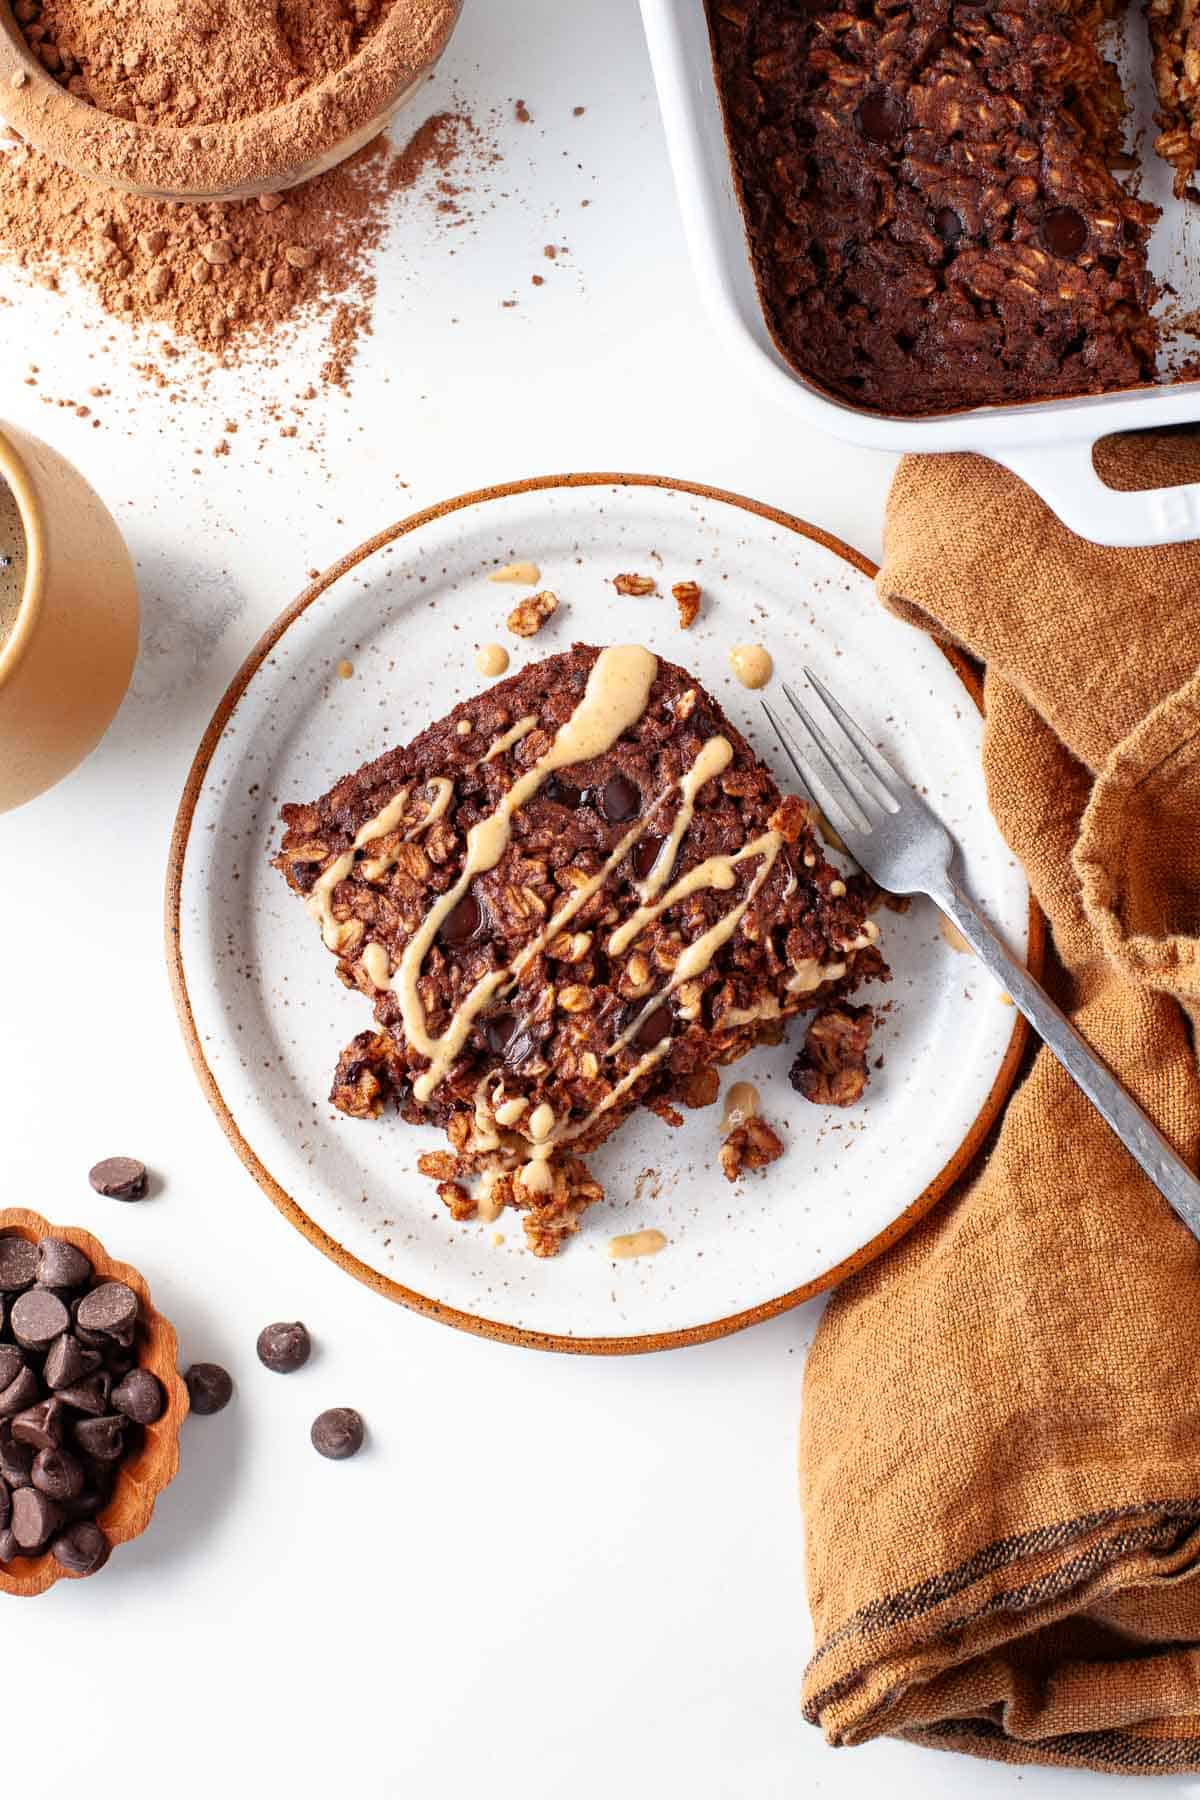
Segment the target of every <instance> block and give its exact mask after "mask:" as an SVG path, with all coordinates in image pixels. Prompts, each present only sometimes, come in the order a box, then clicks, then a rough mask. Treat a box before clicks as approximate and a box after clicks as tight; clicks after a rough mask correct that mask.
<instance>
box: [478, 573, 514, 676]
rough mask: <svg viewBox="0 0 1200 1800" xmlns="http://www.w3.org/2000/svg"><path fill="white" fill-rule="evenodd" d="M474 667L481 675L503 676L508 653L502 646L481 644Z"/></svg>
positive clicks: (506, 665)
mask: <svg viewBox="0 0 1200 1800" xmlns="http://www.w3.org/2000/svg"><path fill="white" fill-rule="evenodd" d="M494 579H495V577H493V580H494ZM475 667H476V668H477V669H478V670H479V673H480V674H481V675H503V673H504V671H505V669H507V667H508V651H507V650H506V649H505V648H504V645H503V644H481V645H480V647H479V649H478V650H477V651H476V652H475Z"/></svg>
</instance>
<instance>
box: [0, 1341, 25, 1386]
mask: <svg viewBox="0 0 1200 1800" xmlns="http://www.w3.org/2000/svg"><path fill="white" fill-rule="evenodd" d="M24 1367H25V1358H24V1357H23V1356H22V1355H21V1352H20V1351H19V1350H18V1349H17V1347H16V1345H15V1344H0V1393H3V1391H4V1389H5V1388H6V1387H8V1386H9V1384H10V1383H11V1382H14V1381H15V1380H16V1379H17V1376H18V1375H19V1374H20V1373H21V1370H22V1369H23V1368H24Z"/></svg>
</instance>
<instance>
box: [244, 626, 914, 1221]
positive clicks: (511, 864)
mask: <svg viewBox="0 0 1200 1800" xmlns="http://www.w3.org/2000/svg"><path fill="white" fill-rule="evenodd" d="M283 820H284V825H285V834H284V838H283V842H282V846H281V848H280V851H279V853H278V855H277V856H276V858H275V862H276V865H277V867H278V868H279V869H280V870H281V871H282V873H283V874H284V876H285V877H286V879H287V881H288V883H289V885H290V886H291V887H292V888H293V889H294V890H295V892H296V893H297V894H298V895H300V896H302V897H303V899H304V902H305V904H306V907H307V910H308V912H309V913H310V915H311V916H312V919H313V921H314V924H315V925H316V926H317V927H319V929H320V932H321V935H322V938H323V940H324V943H325V945H326V947H327V948H328V949H329V950H330V951H331V952H332V953H333V955H334V956H336V958H337V970H338V974H339V976H340V978H341V980H342V981H343V982H344V983H345V984H346V985H347V986H348V987H351V988H355V989H357V990H358V991H359V992H361V993H362V994H363V996H364V997H365V998H366V999H367V1000H368V1001H369V1002H370V1004H371V1006H372V1008H373V1011H374V1017H375V1028H374V1029H373V1030H368V1031H363V1032H362V1033H360V1034H359V1035H358V1036H357V1037H356V1038H355V1039H354V1040H353V1042H352V1043H351V1044H350V1045H348V1046H347V1048H346V1049H345V1050H344V1051H343V1052H342V1055H341V1057H340V1059H339V1060H338V1063H337V1068H336V1072H335V1076H334V1085H333V1093H332V1099H333V1102H334V1104H335V1105H336V1106H337V1107H339V1108H340V1109H341V1110H342V1111H343V1112H345V1113H348V1114H350V1115H352V1116H354V1117H357V1118H364V1119H371V1118H376V1117H378V1116H379V1115H380V1114H381V1113H382V1112H383V1110H384V1108H385V1106H387V1105H388V1104H389V1103H394V1104H395V1105H396V1106H398V1108H399V1110H400V1113H401V1114H402V1116H403V1117H404V1118H405V1119H406V1120H408V1121H409V1122H411V1123H424V1124H432V1125H436V1126H440V1127H441V1128H443V1129H444V1130H445V1132H446V1135H447V1137H448V1139H449V1143H450V1148H449V1150H445V1151H434V1152H430V1153H427V1154H426V1155H424V1156H422V1157H421V1158H420V1163H419V1166H420V1167H421V1169H422V1172H423V1173H425V1174H427V1175H429V1176H431V1177H432V1178H434V1179H435V1180H437V1181H438V1183H439V1191H440V1193H441V1196H442V1198H443V1200H444V1201H445V1202H446V1204H447V1205H448V1206H449V1208H450V1210H451V1212H452V1213H453V1215H454V1216H455V1217H456V1218H471V1217H483V1218H494V1217H496V1216H497V1214H498V1213H499V1211H500V1210H501V1209H502V1208H503V1207H505V1206H512V1207H515V1208H517V1209H518V1210H519V1211H520V1212H521V1213H522V1215H523V1222H524V1227H525V1233H526V1236H527V1239H528V1242H529V1244H530V1247H531V1248H532V1249H533V1250H534V1251H535V1252H536V1253H537V1254H538V1255H542V1256H549V1255H553V1254H554V1253H555V1252H556V1251H557V1250H558V1249H559V1248H560V1247H561V1245H562V1242H563V1240H564V1238H565V1237H567V1236H568V1235H569V1234H570V1233H571V1232H573V1231H575V1230H576V1229H577V1228H578V1224H579V1219H580V1215H581V1214H582V1212H583V1211H584V1209H585V1208H586V1207H587V1206H588V1205H589V1204H590V1203H592V1202H593V1201H596V1200H599V1199H600V1198H602V1190H601V1188H600V1186H599V1184H598V1183H597V1182H596V1181H595V1180H594V1179H593V1178H592V1176H591V1174H590V1173H589V1171H588V1169H587V1167H586V1165H585V1163H584V1162H583V1160H582V1158H583V1157H584V1156H585V1155H586V1153H587V1152H588V1151H590V1150H594V1149H595V1148H596V1147H597V1145H599V1144H600V1143H601V1142H602V1141H603V1140H604V1139H605V1138H606V1137H608V1136H609V1135H610V1134H611V1133H612V1132H613V1131H615V1130H616V1129H617V1128H618V1127H619V1126H620V1124H621V1123H622V1121H623V1120H624V1119H626V1118H627V1117H628V1116H629V1114H630V1113H631V1112H632V1111H633V1110H634V1109H635V1108H637V1107H639V1106H644V1107H649V1108H650V1109H651V1110H653V1111H654V1112H656V1113H658V1114H659V1115H660V1116H661V1117H662V1118H664V1119H665V1120H667V1121H668V1122H669V1123H672V1124H679V1123H681V1122H682V1114H681V1113H680V1111H679V1108H680V1107H684V1108H687V1107H694V1106H703V1105H707V1104H709V1103H711V1102H712V1101H713V1100H714V1099H715V1098H716V1094H717V1073H716V1071H717V1068H718V1066H719V1065H720V1064H723V1063H729V1062H733V1061H734V1060H735V1059H737V1058H738V1057H740V1056H743V1055H744V1054H745V1053H746V1052H747V1051H748V1050H750V1049H751V1048H752V1047H753V1046H754V1045H756V1044H758V1043H761V1042H763V1041H778V1040H779V1038H780V1037H781V1036H782V1034H783V1030H784V1026H785V1024H786V1021H787V1020H788V1019H790V1018H792V1017H794V1016H795V1015H797V1014H800V1013H810V1012H813V1011H815V1010H818V1009H820V1008H822V1007H824V1006H826V1005H827V1004H828V1003H830V1002H833V1001H835V1000H839V999H842V998H844V997H845V996H847V995H849V994H850V993H851V992H852V991H853V990H854V989H855V988H857V987H858V986H859V984H860V983H862V982H863V981H865V980H869V979H878V978H879V977H881V976H886V973H887V970H886V966H885V964H884V962H883V958H882V956H881V954H880V950H879V948H878V938H879V930H878V927H877V925H876V924H875V923H874V921H873V920H872V919H870V918H869V917H868V916H867V914H868V908H869V906H870V905H871V904H873V902H874V900H875V898H876V895H875V891H874V890H873V889H872V887H871V884H870V883H868V882H867V881H866V880H865V879H864V878H861V877H857V878H856V877H853V876H851V877H848V878H843V877H842V875H841V874H840V872H839V871H838V869H836V868H835V867H834V866H833V864H832V863H830V862H829V861H828V860H827V859H826V857H825V855H824V853H823V850H822V845H821V839H820V837H819V835H818V833H817V831H816V818H815V815H814V814H813V812H812V809H811V808H810V806H809V805H808V804H807V803H806V802H805V801H803V800H801V799H799V798H798V797H796V796H795V795H789V796H784V795H781V793H780V791H779V789H778V788H777V786H776V784H775V781H774V778H773V777H772V775H771V773H770V771H769V770H768V769H767V768H766V766H765V765H764V764H763V763H762V762H760V761H759V759H758V758H757V756H756V755H755V754H754V752H753V750H752V749H751V747H750V745H749V744H748V743H747V742H746V740H745V739H744V738H743V737H742V735H741V734H740V733H739V732H738V731H737V730H735V728H734V727H733V726H732V725H731V724H730V722H729V720H728V719H727V718H726V717H725V715H724V713H723V712H722V710H721V708H720V707H719V706H718V705H717V703H716V701H715V700H714V699H713V698H712V696H711V695H709V694H707V693H706V692H705V691H704V689H703V688H702V687H701V686H700V685H699V683H698V682H697V681H695V680H694V679H693V678H692V677H691V676H690V675H689V674H688V673H687V672H686V671H685V670H684V669H681V668H679V667H677V666H676V665H675V664H673V663H669V662H666V661H664V660H662V659H660V658H658V657H656V656H654V655H653V654H652V653H651V652H650V651H648V650H646V649H643V648H642V647H640V646H638V645H619V646H613V647H609V648H605V649H598V648H596V647H593V646H590V645H586V644H576V645H575V646H574V647H573V648H572V649H570V650H569V651H565V652H563V653H561V654H559V655H555V656H549V657H547V658H545V659H544V660H543V661H541V662H537V663H534V664H532V665H530V666H529V667H527V668H525V669H523V670H521V672H520V673H519V674H516V675H514V676H511V677H510V678H509V679H508V680H506V681H502V682H499V683H497V684H496V685H495V686H493V687H490V688H489V689H488V690H487V691H486V692H484V693H481V694H479V695H477V696H475V697H474V698H472V699H470V700H467V701H464V702H463V703H462V704H461V705H459V706H456V707H455V708H454V710H453V711H452V712H451V713H450V714H448V715H447V717H446V718H444V719H441V720H439V721H438V722H437V723H436V724H434V725H431V726H429V727H428V729H427V730H425V731H423V732H422V733H421V734H420V735H419V736H418V737H417V738H415V739H414V740H413V742H412V743H411V744H408V745H406V746H404V747H403V748H398V749H394V750H390V751H388V752H387V753H386V754H384V755H383V756H380V757H378V758H376V759H375V760H374V761H373V762H370V763H368V764H366V765H365V766H364V767H363V768H361V769H359V770H358V772H357V773H356V774H352V775H347V776H345V777H344V778H343V779H342V780H340V781H339V782H337V784H336V785H335V786H334V787H332V788H331V789H330V790H329V792H328V793H327V794H325V795H323V796H322V797H321V798H320V799H318V800H314V801H311V802H308V803H306V804H302V805H288V806H285V807H284V808H283Z"/></svg>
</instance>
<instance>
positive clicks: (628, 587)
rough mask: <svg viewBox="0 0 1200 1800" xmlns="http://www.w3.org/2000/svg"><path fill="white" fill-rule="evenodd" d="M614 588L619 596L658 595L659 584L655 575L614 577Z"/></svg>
mask: <svg viewBox="0 0 1200 1800" xmlns="http://www.w3.org/2000/svg"><path fill="white" fill-rule="evenodd" d="M613 586H614V587H615V588H616V590H617V592H618V594H656V593H657V592H658V583H657V582H656V581H655V579H654V577H653V575H614V576H613Z"/></svg>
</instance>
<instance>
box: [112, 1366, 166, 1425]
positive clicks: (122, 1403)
mask: <svg viewBox="0 0 1200 1800" xmlns="http://www.w3.org/2000/svg"><path fill="white" fill-rule="evenodd" d="M112 1403H113V1405H114V1406H115V1407H116V1409H117V1411H118V1412H120V1413H124V1414H125V1417H126V1418H127V1419H132V1420H133V1422H134V1424H135V1425H153V1423H154V1421H155V1419H161V1418H162V1415H163V1412H164V1410H165V1408H166V1404H167V1397H166V1395H165V1394H164V1393H163V1391H162V1386H161V1384H160V1382H159V1381H158V1379H157V1377H155V1376H154V1375H152V1374H151V1373H150V1371H149V1369H130V1371H129V1373H128V1375H126V1377H125V1379H124V1380H123V1381H120V1382H118V1383H117V1385H116V1387H115V1388H114V1389H113V1391H112Z"/></svg>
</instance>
